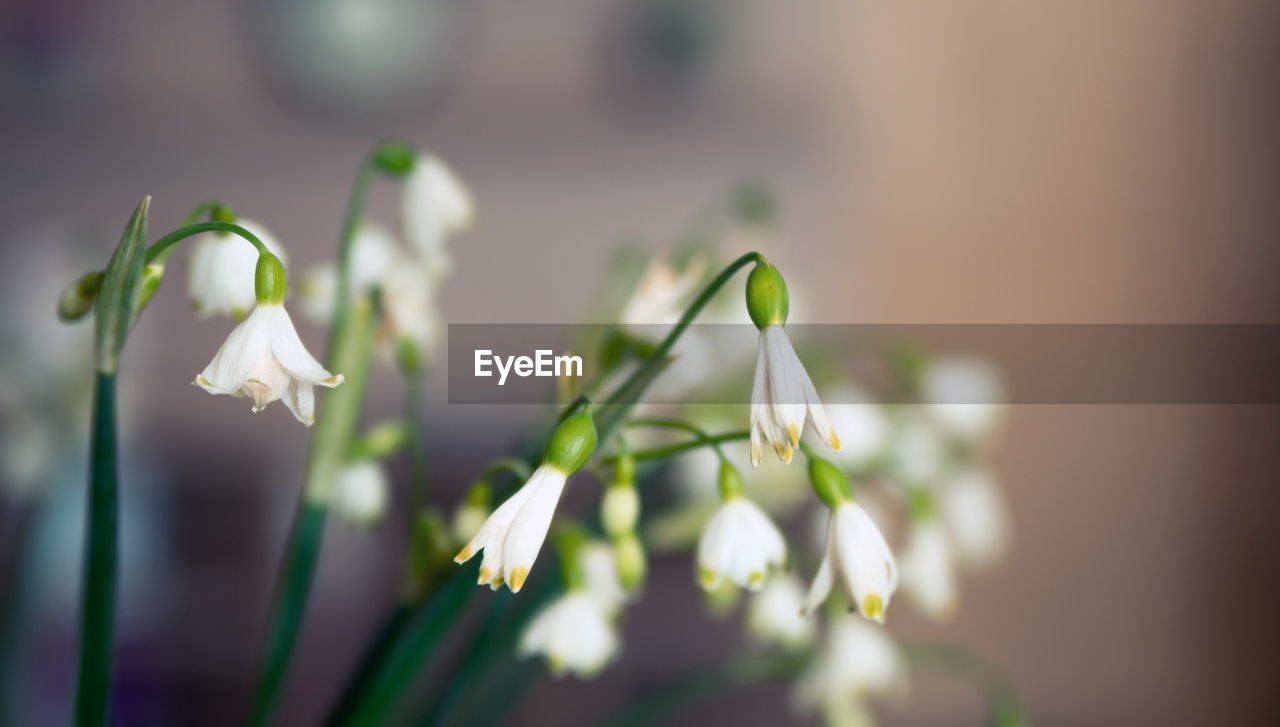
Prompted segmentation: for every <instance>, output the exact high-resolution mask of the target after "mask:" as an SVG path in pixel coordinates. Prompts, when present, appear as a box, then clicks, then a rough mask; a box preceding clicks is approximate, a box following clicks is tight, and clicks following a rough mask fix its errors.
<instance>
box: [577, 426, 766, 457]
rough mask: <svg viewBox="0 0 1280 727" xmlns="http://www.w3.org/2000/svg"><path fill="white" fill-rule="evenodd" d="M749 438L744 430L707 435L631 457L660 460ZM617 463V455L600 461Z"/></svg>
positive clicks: (638, 453)
mask: <svg viewBox="0 0 1280 727" xmlns="http://www.w3.org/2000/svg"><path fill="white" fill-rule="evenodd" d="M750 438H751V432H749V431H747V430H745V429H744V430H742V431H738V432H725V433H724V434H709V435H707V436H706V438H705V439H695V440H692V441H689V442H679V443H677V444H668V445H666V446H663V447H653V448H652V449H641V450H639V451H636V452H632V453H631V456H632V457H634V458H635V459H636V461H640V460H645V459H662V458H664V457H670V456H672V455H675V454H680V453H681V452H687V451H689V450H691V449H697V448H698V447H714V446H716V445H718V444H723V443H725V442H734V441H738V440H742V439H750ZM617 461H618V455H616V454H615V455H613V456H611V457H605V458H604V459H603V460H601V462H603V463H604V464H612V463H614V462H617Z"/></svg>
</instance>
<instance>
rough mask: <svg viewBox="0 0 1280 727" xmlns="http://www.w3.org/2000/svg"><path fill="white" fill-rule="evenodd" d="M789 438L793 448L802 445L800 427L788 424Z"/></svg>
mask: <svg viewBox="0 0 1280 727" xmlns="http://www.w3.org/2000/svg"><path fill="white" fill-rule="evenodd" d="M787 440H788V441H790V442H791V448H792V449H795V448H796V447H799V446H800V427H798V426H796V425H794V424H788V425H787Z"/></svg>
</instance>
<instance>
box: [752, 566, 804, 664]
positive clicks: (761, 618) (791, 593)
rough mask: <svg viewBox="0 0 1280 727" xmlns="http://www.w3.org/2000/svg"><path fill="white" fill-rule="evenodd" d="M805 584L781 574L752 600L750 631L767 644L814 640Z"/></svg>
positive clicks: (786, 574)
mask: <svg viewBox="0 0 1280 727" xmlns="http://www.w3.org/2000/svg"><path fill="white" fill-rule="evenodd" d="M803 609H804V587H803V586H802V585H801V584H800V581H799V579H797V578H796V577H795V576H794V575H791V574H790V573H778V574H776V575H774V576H772V577H771V578H769V580H768V581H767V582H766V583H765V584H764V588H762V589H761V590H760V592H759V593H757V594H755V596H753V597H752V599H751V604H750V606H749V607H748V609H747V631H748V632H750V633H751V635H752V636H755V637H756V638H757V639H760V640H761V641H764V642H766V643H777V644H781V645H783V646H786V647H789V648H795V647H799V646H804V645H805V644H808V643H810V642H812V641H813V632H814V628H815V626H814V621H813V619H808V618H805V617H804V614H803V613H801V612H802V610H803Z"/></svg>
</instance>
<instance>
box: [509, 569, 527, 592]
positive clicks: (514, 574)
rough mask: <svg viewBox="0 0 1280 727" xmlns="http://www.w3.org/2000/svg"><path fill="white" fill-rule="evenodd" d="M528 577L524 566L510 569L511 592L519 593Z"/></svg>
mask: <svg viewBox="0 0 1280 727" xmlns="http://www.w3.org/2000/svg"><path fill="white" fill-rule="evenodd" d="M528 577H529V569H528V568H525V567H524V566H522V565H520V566H516V567H515V568H512V569H511V584H510V586H511V592H512V593H519V592H520V589H521V588H524V581H525V579H526V578H528Z"/></svg>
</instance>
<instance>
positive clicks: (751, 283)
mask: <svg viewBox="0 0 1280 727" xmlns="http://www.w3.org/2000/svg"><path fill="white" fill-rule="evenodd" d="M789 306H790V303H789V299H788V297H787V283H786V281H785V280H783V279H782V273H780V272H778V269H777V268H775V267H774V266H772V265H770V264H769V263H767V262H760V263H758V264H757V265H756V267H755V269H754V270H752V271H751V275H749V276H747V313H748V314H750V315H751V322H752V323H755V324H756V328H760V329H764V327H765V326H773V325H779V326H780V325H782V324H783V323H786V322H787V311H788V308H789Z"/></svg>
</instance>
